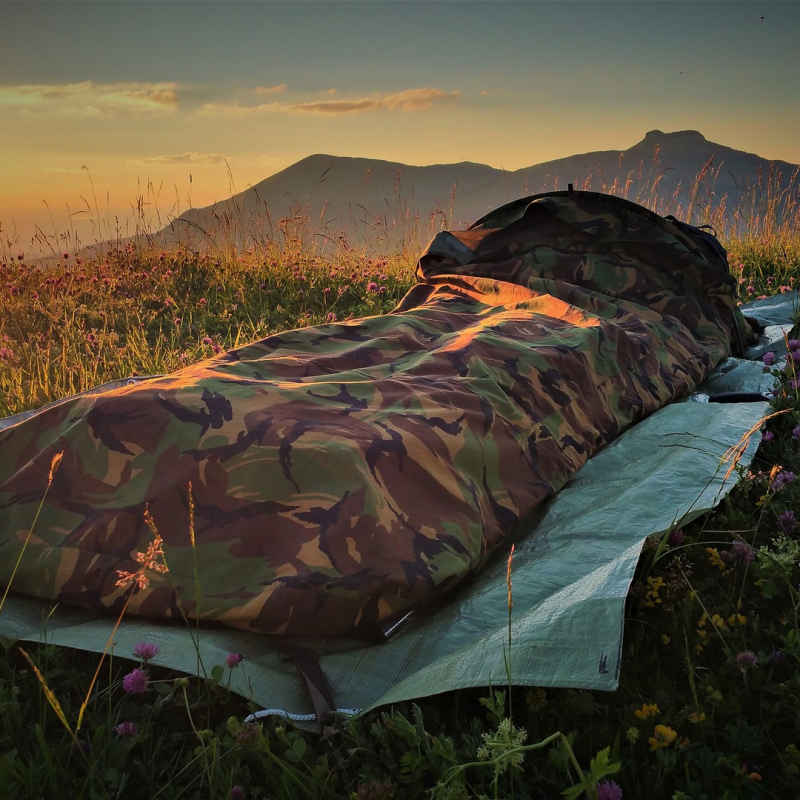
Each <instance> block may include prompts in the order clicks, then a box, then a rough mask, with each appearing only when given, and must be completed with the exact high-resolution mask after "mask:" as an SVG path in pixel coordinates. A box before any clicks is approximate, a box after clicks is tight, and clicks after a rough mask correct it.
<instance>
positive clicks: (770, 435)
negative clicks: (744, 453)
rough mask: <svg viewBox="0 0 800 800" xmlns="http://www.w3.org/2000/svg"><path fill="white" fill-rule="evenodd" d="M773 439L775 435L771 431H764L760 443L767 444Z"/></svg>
mask: <svg viewBox="0 0 800 800" xmlns="http://www.w3.org/2000/svg"><path fill="white" fill-rule="evenodd" d="M774 438H775V434H774V433H773V432H772V431H764V433H762V434H761V441H762V442H763V443H764V444H768V443H769V442H771V441H772V440H773V439H774Z"/></svg>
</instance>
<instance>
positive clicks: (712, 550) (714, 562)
mask: <svg viewBox="0 0 800 800" xmlns="http://www.w3.org/2000/svg"><path fill="white" fill-rule="evenodd" d="M706 553H708V560H709V563H710V564H711V566H712V567H719V568H720V570H724V569H725V562H724V561H723V560H722V559H721V558H720V557H719V550H717V548H716V547H706Z"/></svg>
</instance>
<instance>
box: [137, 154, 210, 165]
mask: <svg viewBox="0 0 800 800" xmlns="http://www.w3.org/2000/svg"><path fill="white" fill-rule="evenodd" d="M224 161H225V156H223V155H222V154H220V153H181V154H180V155H174V156H150V157H149V158H143V159H141V161H137V162H136V163H140V164H222V163H223V162H224Z"/></svg>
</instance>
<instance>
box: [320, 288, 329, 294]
mask: <svg viewBox="0 0 800 800" xmlns="http://www.w3.org/2000/svg"><path fill="white" fill-rule="evenodd" d="M330 293H331V287H330V286H326V287H325V288H324V289H323V290H322V294H330Z"/></svg>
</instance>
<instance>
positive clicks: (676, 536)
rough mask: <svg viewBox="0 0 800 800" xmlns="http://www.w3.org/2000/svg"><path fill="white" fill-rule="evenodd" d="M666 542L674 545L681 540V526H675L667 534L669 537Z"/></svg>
mask: <svg viewBox="0 0 800 800" xmlns="http://www.w3.org/2000/svg"><path fill="white" fill-rule="evenodd" d="M667 542H668V544H670V545H672V547H676V546H677V545H679V544H681V543H682V542H683V528H675V530H674V531H672V533H671V534H670V535H669V539H667Z"/></svg>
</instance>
